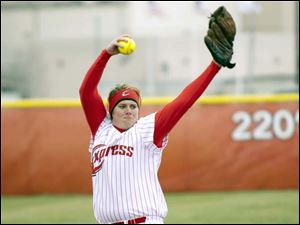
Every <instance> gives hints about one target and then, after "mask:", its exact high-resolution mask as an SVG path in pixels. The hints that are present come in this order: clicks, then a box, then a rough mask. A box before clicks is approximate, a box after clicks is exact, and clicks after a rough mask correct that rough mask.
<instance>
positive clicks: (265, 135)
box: [231, 109, 299, 141]
mask: <svg viewBox="0 0 300 225" xmlns="http://www.w3.org/2000/svg"><path fill="white" fill-rule="evenodd" d="M232 120H233V121H234V122H235V123H236V124H237V127H236V128H235V129H234V130H233V132H232V135H231V137H232V139H233V140H235V141H247V140H251V139H254V140H270V139H272V138H274V137H275V138H278V139H280V140H287V139H289V138H291V137H292V136H293V134H294V132H295V129H296V124H298V125H299V110H297V112H296V113H295V115H294V116H293V115H292V113H290V112H289V111H288V110H285V109H281V110H278V111H276V112H275V113H274V115H272V114H271V113H270V112H269V111H266V110H259V111H256V112H254V113H253V115H251V114H250V113H248V112H245V111H238V112H235V113H234V114H233V116H232ZM251 127H254V128H253V129H252V130H251Z"/></svg>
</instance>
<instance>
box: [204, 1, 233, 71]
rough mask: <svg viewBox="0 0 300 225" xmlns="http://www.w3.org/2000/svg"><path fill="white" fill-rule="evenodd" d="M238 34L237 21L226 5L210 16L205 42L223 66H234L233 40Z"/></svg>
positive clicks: (215, 58)
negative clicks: (232, 61)
mask: <svg viewBox="0 0 300 225" xmlns="http://www.w3.org/2000/svg"><path fill="white" fill-rule="evenodd" d="M235 34H236V27H235V22H234V20H233V18H232V16H231V15H230V13H229V12H228V11H227V10H226V8H225V7H224V6H220V7H219V8H217V10H216V11H215V12H214V13H213V14H211V16H210V17H209V24H208V31H207V35H206V36H205V37H204V42H205V44H206V46H207V48H208V50H209V51H210V53H211V55H212V57H213V58H214V60H215V61H216V62H217V63H218V64H219V65H221V66H224V67H228V68H230V69H231V68H233V67H234V66H235V63H231V62H230V61H231V58H232V55H233V41H234V37H235Z"/></svg>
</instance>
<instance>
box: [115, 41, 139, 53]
mask: <svg viewBox="0 0 300 225" xmlns="http://www.w3.org/2000/svg"><path fill="white" fill-rule="evenodd" d="M125 38H126V39H127V40H128V41H127V42H126V41H119V43H120V44H121V45H122V47H118V50H119V52H120V53H121V54H123V55H129V54H131V53H132V52H134V50H135V46H136V45H135V42H134V40H133V39H131V38H129V37H125Z"/></svg>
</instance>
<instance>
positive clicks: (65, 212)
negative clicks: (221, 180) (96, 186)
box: [1, 190, 299, 224]
mask: <svg viewBox="0 0 300 225" xmlns="http://www.w3.org/2000/svg"><path fill="white" fill-rule="evenodd" d="M166 199H167V204H168V208H169V213H168V216H167V217H166V219H165V223H169V224H170V223H177V224H187V223H198V224H199V223H200V224H299V191H298V190H287V191H251V192H211V193H166ZM1 223H23V224H25V223H27V224H29V223H32V224H36V223H40V224H41V223H56V224H58V223H70V224H75V223H93V224H96V221H95V219H94V216H93V210H92V196H91V195H37V196H5V197H3V196H2V197H1Z"/></svg>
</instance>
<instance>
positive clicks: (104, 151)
mask: <svg viewBox="0 0 300 225" xmlns="http://www.w3.org/2000/svg"><path fill="white" fill-rule="evenodd" d="M133 150H134V148H133V147H131V146H126V145H113V146H106V145H103V144H99V145H97V146H95V147H94V148H93V151H92V152H93V153H92V161H91V164H92V176H95V175H96V173H97V172H99V171H100V170H101V169H102V166H103V162H104V157H107V156H108V155H109V154H110V155H112V156H115V155H123V156H126V157H132V154H133Z"/></svg>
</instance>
